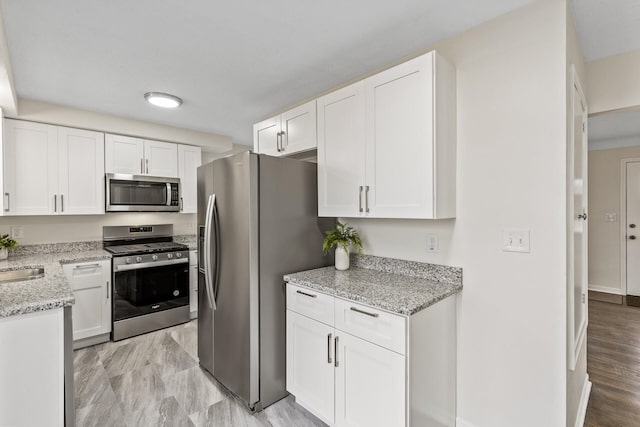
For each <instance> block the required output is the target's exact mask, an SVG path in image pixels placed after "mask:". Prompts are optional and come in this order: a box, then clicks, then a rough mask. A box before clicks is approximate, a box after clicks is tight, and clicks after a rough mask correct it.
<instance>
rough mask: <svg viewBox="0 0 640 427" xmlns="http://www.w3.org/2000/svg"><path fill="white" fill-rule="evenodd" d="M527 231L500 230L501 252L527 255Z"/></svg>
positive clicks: (517, 229) (520, 229) (514, 229)
mask: <svg viewBox="0 0 640 427" xmlns="http://www.w3.org/2000/svg"><path fill="white" fill-rule="evenodd" d="M530 249H531V248H530V245H529V229H526V228H508V229H504V230H502V250H503V251H504V252H521V253H529V252H530Z"/></svg>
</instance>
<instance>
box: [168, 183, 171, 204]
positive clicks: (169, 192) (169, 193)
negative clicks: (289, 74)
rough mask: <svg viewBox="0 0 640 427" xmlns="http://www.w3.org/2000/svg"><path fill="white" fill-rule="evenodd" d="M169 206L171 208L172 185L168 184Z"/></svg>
mask: <svg viewBox="0 0 640 427" xmlns="http://www.w3.org/2000/svg"><path fill="white" fill-rule="evenodd" d="M167 206H171V184H170V183H168V182H167Z"/></svg>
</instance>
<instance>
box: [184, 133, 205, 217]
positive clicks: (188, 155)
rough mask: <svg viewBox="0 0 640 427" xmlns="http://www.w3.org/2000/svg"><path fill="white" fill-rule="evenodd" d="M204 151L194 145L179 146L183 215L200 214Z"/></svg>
mask: <svg viewBox="0 0 640 427" xmlns="http://www.w3.org/2000/svg"><path fill="white" fill-rule="evenodd" d="M201 164H202V150H201V148H200V147H194V146H192V145H184V144H178V176H179V177H180V185H181V186H182V209H181V211H180V212H182V213H196V212H198V193H197V190H198V176H197V175H198V166H200V165H201Z"/></svg>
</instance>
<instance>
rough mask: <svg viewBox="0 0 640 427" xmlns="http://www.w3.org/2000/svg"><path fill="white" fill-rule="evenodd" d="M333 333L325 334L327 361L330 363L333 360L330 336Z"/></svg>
mask: <svg viewBox="0 0 640 427" xmlns="http://www.w3.org/2000/svg"><path fill="white" fill-rule="evenodd" d="M332 335H333V334H329V335H327V363H328V364H332V363H333V360H332V359H331V337H332Z"/></svg>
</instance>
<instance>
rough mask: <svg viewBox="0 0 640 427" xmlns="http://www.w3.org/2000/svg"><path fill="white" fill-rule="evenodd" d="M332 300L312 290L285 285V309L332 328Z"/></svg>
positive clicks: (330, 297) (328, 296)
mask: <svg viewBox="0 0 640 427" xmlns="http://www.w3.org/2000/svg"><path fill="white" fill-rule="evenodd" d="M333 300H334V298H333V297H332V296H330V295H326V294H323V293H320V292H317V291H314V290H312V289H308V288H304V287H300V286H295V285H291V284H287V308H288V309H289V310H292V311H295V312H296V313H299V314H302V315H304V316H307V317H310V318H312V319H315V320H318V321H320V322H323V323H326V324H327V325H331V326H333Z"/></svg>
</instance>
